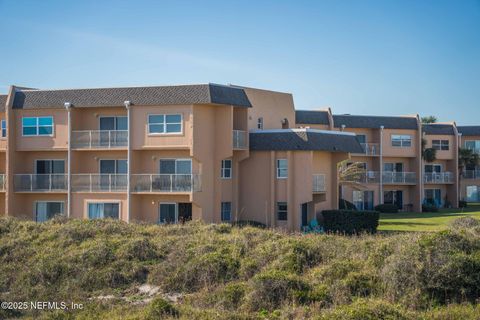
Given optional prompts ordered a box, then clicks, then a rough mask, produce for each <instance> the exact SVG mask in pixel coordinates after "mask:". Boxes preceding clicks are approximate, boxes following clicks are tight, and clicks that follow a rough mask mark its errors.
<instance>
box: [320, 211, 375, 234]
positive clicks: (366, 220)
mask: <svg viewBox="0 0 480 320" xmlns="http://www.w3.org/2000/svg"><path fill="white" fill-rule="evenodd" d="M322 216H323V228H324V229H325V231H326V232H334V233H345V234H358V233H361V232H368V233H375V232H377V227H378V219H379V217H380V213H379V212H378V211H352V210H324V211H322Z"/></svg>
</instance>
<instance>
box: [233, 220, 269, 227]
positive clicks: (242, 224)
mask: <svg viewBox="0 0 480 320" xmlns="http://www.w3.org/2000/svg"><path fill="white" fill-rule="evenodd" d="M233 225H234V226H236V227H257V228H261V229H265V228H266V227H267V225H266V224H264V223H261V222H258V221H253V220H240V221H236V222H234V223H233Z"/></svg>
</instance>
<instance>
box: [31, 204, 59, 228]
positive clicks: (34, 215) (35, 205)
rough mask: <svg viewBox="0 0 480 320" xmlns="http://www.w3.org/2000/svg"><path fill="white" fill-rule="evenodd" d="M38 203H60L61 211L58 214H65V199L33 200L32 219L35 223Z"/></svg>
mask: <svg viewBox="0 0 480 320" xmlns="http://www.w3.org/2000/svg"><path fill="white" fill-rule="evenodd" d="M38 203H61V204H62V213H61V214H60V215H64V214H65V201H62V200H58V201H55V200H47V201H42V200H38V201H35V202H34V203H33V220H34V221H35V222H37V223H38V221H37V204H38ZM48 220H49V219H47V220H45V221H40V222H46V221H48Z"/></svg>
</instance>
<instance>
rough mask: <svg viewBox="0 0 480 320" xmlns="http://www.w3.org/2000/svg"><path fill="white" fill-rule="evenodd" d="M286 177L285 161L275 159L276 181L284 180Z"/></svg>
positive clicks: (286, 163)
mask: <svg viewBox="0 0 480 320" xmlns="http://www.w3.org/2000/svg"><path fill="white" fill-rule="evenodd" d="M287 177H288V162H287V159H277V179H286V178H287Z"/></svg>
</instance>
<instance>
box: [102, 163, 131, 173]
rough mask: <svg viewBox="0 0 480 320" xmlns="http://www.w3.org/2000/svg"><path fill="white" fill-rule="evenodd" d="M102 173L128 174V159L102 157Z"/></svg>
mask: <svg viewBox="0 0 480 320" xmlns="http://www.w3.org/2000/svg"><path fill="white" fill-rule="evenodd" d="M100 174H102V175H103V174H104V175H109V174H127V160H126V159H120V160H106V159H100Z"/></svg>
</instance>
